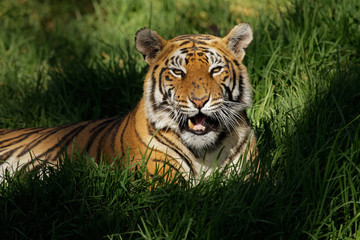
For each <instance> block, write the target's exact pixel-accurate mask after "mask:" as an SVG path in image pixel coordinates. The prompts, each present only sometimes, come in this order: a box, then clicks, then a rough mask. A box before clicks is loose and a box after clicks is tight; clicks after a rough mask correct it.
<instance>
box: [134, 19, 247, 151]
mask: <svg viewBox="0 0 360 240" xmlns="http://www.w3.org/2000/svg"><path fill="white" fill-rule="evenodd" d="M251 39H252V31H251V28H250V26H249V25H247V24H241V25H238V26H236V27H235V28H234V29H233V30H232V31H231V32H230V33H229V35H228V36H226V37H225V38H217V37H214V36H210V35H183V36H179V37H176V38H174V39H172V40H169V41H165V40H164V39H162V38H161V37H160V36H159V35H158V34H157V33H156V32H153V31H151V30H149V29H142V30H140V31H139V32H138V33H137V37H136V47H137V49H138V50H139V52H140V53H142V54H143V55H144V57H145V60H146V61H147V63H148V64H149V71H148V74H147V76H146V80H145V83H144V97H145V102H146V113H147V116H148V119H149V120H150V122H151V123H152V124H153V125H154V127H155V128H156V129H163V130H166V131H167V130H172V131H174V132H175V133H176V134H177V135H178V136H179V137H180V138H181V139H182V141H183V142H184V144H185V145H186V146H187V147H189V148H190V149H192V150H193V151H195V152H203V151H204V150H206V149H211V148H212V147H214V146H216V145H217V143H218V142H219V141H221V140H222V139H223V138H224V137H225V136H227V135H228V134H237V132H236V130H235V129H236V127H237V126H238V125H239V124H240V123H243V124H244V123H245V119H243V117H242V115H241V112H243V111H244V110H245V109H246V108H247V107H248V106H249V105H250V103H251V86H250V84H249V80H248V75H247V71H246V68H245V67H244V66H243V65H242V63H241V61H242V59H243V57H244V55H245V48H246V47H247V46H248V44H249V43H250V42H251Z"/></svg>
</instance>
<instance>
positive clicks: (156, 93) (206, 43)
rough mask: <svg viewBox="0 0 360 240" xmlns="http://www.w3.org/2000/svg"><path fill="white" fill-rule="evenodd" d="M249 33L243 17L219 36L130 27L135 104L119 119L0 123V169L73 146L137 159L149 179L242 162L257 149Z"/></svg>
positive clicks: (48, 159)
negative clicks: (18, 125) (136, 65)
mask: <svg viewBox="0 0 360 240" xmlns="http://www.w3.org/2000/svg"><path fill="white" fill-rule="evenodd" d="M252 39H253V31H252V28H251V26H250V25H249V24H247V23H240V24H238V25H235V26H234V27H233V28H232V29H231V30H230V32H228V34H227V35H226V36H225V37H223V38H221V37H216V36H213V35H206V34H190V35H180V36H177V37H175V38H173V39H171V40H165V39H164V38H163V37H161V36H160V35H159V34H158V33H157V32H156V31H153V30H151V29H148V28H142V29H140V30H138V31H137V32H136V34H135V48H136V50H137V51H138V52H139V53H140V54H141V55H142V56H143V57H144V60H145V62H146V63H147V67H148V71H147V74H146V76H145V80H144V83H143V95H142V98H141V99H140V101H139V102H138V104H137V105H136V107H135V108H134V109H133V110H131V111H130V112H129V113H128V114H127V115H126V116H124V117H114V118H108V119H102V120H92V121H84V122H80V123H76V124H68V125H62V126H57V127H50V128H24V129H15V130H10V129H0V164H1V165H0V172H1V174H5V172H10V173H13V172H14V171H15V169H17V168H21V167H24V166H28V167H29V166H30V167H29V168H31V169H33V168H35V167H42V166H43V165H48V164H50V163H52V164H56V163H58V161H59V157H60V156H61V154H62V152H64V151H65V152H67V153H72V152H73V151H74V149H79V150H80V151H81V152H82V153H86V154H88V155H89V156H90V157H92V158H93V159H96V161H98V159H99V158H100V156H103V155H106V156H110V157H113V158H114V160H113V161H117V160H116V159H118V158H119V156H124V155H127V156H129V159H130V161H131V162H130V164H137V163H139V162H140V161H141V160H144V157H145V158H146V159H147V161H146V169H147V172H148V174H149V176H150V177H152V176H154V175H155V174H156V172H157V171H158V170H159V166H160V167H161V166H162V168H164V169H166V170H169V171H175V172H178V173H180V174H184V176H185V177H186V178H187V179H190V178H193V179H197V178H200V177H201V176H208V175H209V174H211V173H212V172H214V171H215V170H216V169H225V168H227V167H229V166H230V167H231V166H235V167H236V168H237V169H241V168H243V167H244V163H245V164H247V163H252V162H254V159H255V158H256V155H257V147H256V144H257V140H256V137H255V133H254V130H253V128H252V127H251V125H250V122H249V119H248V117H247V114H246V110H247V109H248V108H249V107H250V106H251V103H252V87H251V84H250V80H249V75H248V71H247V68H246V67H245V66H244V65H243V63H242V62H243V59H244V57H245V51H246V48H247V47H248V46H249V44H250V43H251V41H252ZM146 153H150V154H148V155H149V156H145V155H146ZM35 159H37V160H38V159H40V160H41V161H35ZM115 163H116V162H115ZM31 169H30V170H31ZM2 176H3V175H2Z"/></svg>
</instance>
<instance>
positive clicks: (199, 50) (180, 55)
mask: <svg viewBox="0 0 360 240" xmlns="http://www.w3.org/2000/svg"><path fill="white" fill-rule="evenodd" d="M218 40H220V39H219V38H218V37H214V36H212V35H203V34H201V35H200V34H199V35H195V34H194V35H181V36H178V37H175V38H173V39H171V40H169V42H170V43H172V44H175V46H176V47H175V48H173V53H172V54H171V55H170V56H171V57H170V61H171V65H173V66H177V67H179V66H181V65H187V64H189V63H191V62H194V61H201V62H203V63H206V64H210V65H212V64H214V63H219V62H220V61H221V54H219V53H220V52H219V51H218V48H219V47H220V46H219V45H220V41H218Z"/></svg>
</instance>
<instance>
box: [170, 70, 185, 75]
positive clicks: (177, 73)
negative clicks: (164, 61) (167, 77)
mask: <svg viewBox="0 0 360 240" xmlns="http://www.w3.org/2000/svg"><path fill="white" fill-rule="evenodd" d="M171 72H172V73H173V74H174V75H177V76H181V77H183V76H184V75H185V74H184V72H183V71H182V70H180V69H171Z"/></svg>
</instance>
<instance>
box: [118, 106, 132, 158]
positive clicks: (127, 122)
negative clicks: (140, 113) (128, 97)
mask: <svg viewBox="0 0 360 240" xmlns="http://www.w3.org/2000/svg"><path fill="white" fill-rule="evenodd" d="M131 115H132V112H130V113H129V114H128V115H127V116H126V117H127V119H126V123H125V126H124V128H123V130H122V133H121V135H120V141H121V151H122V152H123V153H125V149H124V147H123V146H124V133H125V131H126V129H127V126H128V124H129V120H130V117H131Z"/></svg>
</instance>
